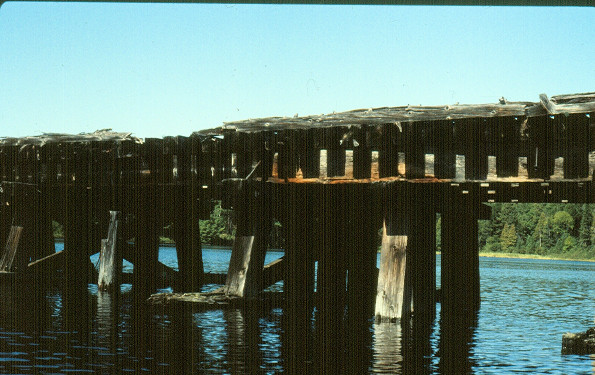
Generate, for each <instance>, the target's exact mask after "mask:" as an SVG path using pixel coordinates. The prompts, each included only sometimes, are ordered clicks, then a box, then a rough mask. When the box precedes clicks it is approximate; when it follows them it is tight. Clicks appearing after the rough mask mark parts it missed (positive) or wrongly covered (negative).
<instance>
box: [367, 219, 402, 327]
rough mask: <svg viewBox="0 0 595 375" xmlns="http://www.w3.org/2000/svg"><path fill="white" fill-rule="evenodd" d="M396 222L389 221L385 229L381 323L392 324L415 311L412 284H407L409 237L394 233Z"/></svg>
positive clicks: (380, 281) (379, 304)
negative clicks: (412, 303)
mask: <svg viewBox="0 0 595 375" xmlns="http://www.w3.org/2000/svg"><path fill="white" fill-rule="evenodd" d="M391 224H392V221H389V220H385V222H384V225H383V229H382V244H381V250H380V269H379V273H378V289H377V293H376V305H375V306H376V307H375V312H374V314H375V316H376V321H377V322H392V321H394V320H396V319H400V318H401V317H403V316H405V315H407V314H408V313H409V312H410V311H411V310H410V309H411V302H410V301H411V300H410V285H407V283H406V282H405V272H406V267H407V236H406V235H404V234H392V235H391V234H390V232H389V230H390V229H389V228H390V227H391Z"/></svg>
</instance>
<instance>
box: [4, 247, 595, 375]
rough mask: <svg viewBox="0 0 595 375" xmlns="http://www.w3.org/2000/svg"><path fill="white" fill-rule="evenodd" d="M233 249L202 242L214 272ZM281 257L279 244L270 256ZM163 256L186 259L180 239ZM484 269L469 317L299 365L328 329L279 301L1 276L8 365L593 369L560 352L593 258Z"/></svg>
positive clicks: (383, 335)
mask: <svg viewBox="0 0 595 375" xmlns="http://www.w3.org/2000/svg"><path fill="white" fill-rule="evenodd" d="M57 246H58V247H59V246H62V245H61V244H57ZM230 255H231V252H230V251H228V250H212V249H204V260H205V271H207V272H215V273H225V271H226V268H227V262H228V260H229V257H230ZM282 255H283V254H282V253H280V252H270V253H269V254H268V255H267V259H266V261H267V262H270V261H272V260H274V259H276V258H278V257H280V256H282ZM159 258H160V260H161V261H162V262H163V263H165V264H167V265H170V266H172V267H174V268H175V267H176V266H177V264H176V257H175V249H173V248H162V249H161V250H160V256H159ZM439 264H440V257H438V265H439ZM438 269H439V268H438ZM125 271H130V264H127V266H126V267H125ZM480 273H481V298H482V299H481V309H480V311H479V313H478V314H477V315H474V316H473V317H472V318H470V319H466V320H465V322H464V323H462V324H461V325H454V326H449V327H447V326H446V325H445V327H441V324H440V323H441V321H443V319H444V316H443V314H441V312H440V304H438V306H437V310H438V313H437V317H436V320H435V321H434V322H433V323H431V324H430V325H424V327H423V328H422V329H419V327H418V328H416V322H415V321H413V322H411V323H410V324H409V325H405V326H402V325H401V324H396V323H393V324H375V323H374V321H373V319H370V321H368V322H362V325H361V327H358V328H359V329H357V330H356V332H357V334H356V335H355V336H354V334H353V332H352V331H353V330H351V331H349V330H350V329H349V328H347V329H346V331H345V334H344V335H343V332H342V331H341V332H338V333H337V332H335V335H334V337H339V338H341V337H343V336H344V337H345V341H344V342H342V341H338V342H337V344H338V345H337V347H336V348H334V349H330V350H328V346H327V350H326V351H321V350H320V349H319V347H318V346H316V347H313V348H311V350H310V351H309V352H308V353H307V354H306V359H305V360H304V361H303V363H298V365H297V366H298V367H293V370H291V371H288V369H289V368H290V364H294V365H295V362H296V357H295V353H293V352H292V348H293V347H294V345H292V343H294V342H297V341H299V340H310V341H311V342H317V341H316V337H317V335H320V333H319V332H317V331H316V329H315V328H312V329H311V330H308V332H303V333H301V334H299V335H296V334H294V333H291V332H289V331H285V330H284V329H283V327H284V326H283V313H282V309H281V308H275V307H270V308H263V309H261V310H259V311H257V312H247V311H242V310H227V311H221V310H219V311H217V310H215V311H206V312H198V313H194V314H179V316H178V315H177V314H174V315H172V316H170V315H168V313H167V312H165V311H154V310H153V311H151V312H147V311H144V310H141V309H136V308H134V307H133V306H132V300H133V298H132V296H131V295H132V292H131V290H130V289H131V288H130V286H129V285H123V286H122V293H121V294H120V296H119V297H117V298H114V297H113V296H112V295H109V294H106V293H98V292H97V288H96V287H95V286H90V287H89V294H88V296H84V297H85V298H82V299H81V301H83V302H79V305H77V306H67V304H66V303H65V301H63V298H62V293H61V291H60V290H59V289H57V288H54V287H50V288H46V290H45V291H36V290H35V289H34V288H27V289H26V290H24V291H22V290H20V289H18V288H16V287H11V286H7V285H1V286H0V293H1V294H0V297H1V298H0V372H1V373H11V374H34V373H35V374H66V373H105V374H117V373H127V372H129V373H142V372H145V373H164V374H169V373H173V374H176V373H240V374H241V373H265V374H268V373H279V372H294V371H295V372H300V373H308V372H311V371H312V369H313V368H315V367H314V366H315V365H316V363H317V362H320V361H325V360H327V359H328V358H335V359H337V358H338V360H337V361H336V363H339V365H338V366H337V367H336V368H335V371H336V372H337V373H355V374H359V373H391V374H403V373H414V374H418V373H426V374H441V373H445V374H450V373H478V374H506V373H530V374H536V373H539V374H595V356H585V355H583V356H578V355H561V354H560V349H561V337H562V334H563V333H564V332H567V331H583V330H585V329H586V328H587V327H589V326H593V325H595V322H594V318H595V263H588V262H571V261H551V260H525V259H523V260H520V259H501V258H500V259H498V258H481V260H480ZM210 287H213V286H210ZM275 288H276V289H280V288H282V286H281V284H280V285H276V286H275ZM315 326H316V324H315V321H314V322H313V324H312V327H315ZM347 331H349V332H347ZM310 341H308V342H310ZM299 366H301V367H299ZM296 368H297V369H298V370H295V369H296ZM299 369H303V371H302V370H299Z"/></svg>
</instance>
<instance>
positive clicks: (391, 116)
mask: <svg viewBox="0 0 595 375" xmlns="http://www.w3.org/2000/svg"><path fill="white" fill-rule="evenodd" d="M575 96H577V95H575ZM577 97H578V96H577ZM554 98H556V97H552V100H550V102H551V104H552V105H548V104H547V103H546V105H545V106H544V105H542V103H541V102H507V101H504V102H502V103H497V104H471V105H468V104H467V105H466V104H462V105H459V104H455V105H442V106H409V105H408V106H401V107H383V108H369V109H357V110H352V111H347V112H341V113H331V114H325V115H312V116H301V117H297V116H296V117H268V118H259V119H249V120H242V121H235V122H228V123H225V124H224V125H223V126H222V127H221V128H218V129H207V130H203V131H201V132H200V133H201V134H220V133H221V131H222V130H239V131H248V132H257V131H261V130H263V129H268V130H280V129H281V130H287V129H308V128H325V127H329V126H336V125H342V126H360V125H364V124H367V125H382V124H385V123H390V122H401V121H403V122H406V121H439V120H459V119H466V118H491V117H507V116H524V115H528V116H542V115H545V114H548V109H549V111H550V112H551V114H560V113H589V112H593V111H595V100H594V99H593V95H592V94H591V93H589V94H585V95H583V98H582V99H581V100H583V101H580V100H575V101H574V102H573V101H572V100H569V101H567V102H565V101H564V99H563V98H562V97H557V100H561V102H555V103H554V100H553V99H554ZM546 108H547V109H546Z"/></svg>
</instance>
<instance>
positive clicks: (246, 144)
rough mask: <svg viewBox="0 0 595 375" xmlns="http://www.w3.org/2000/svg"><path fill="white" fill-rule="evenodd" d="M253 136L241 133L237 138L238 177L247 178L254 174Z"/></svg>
mask: <svg viewBox="0 0 595 375" xmlns="http://www.w3.org/2000/svg"><path fill="white" fill-rule="evenodd" d="M252 147H253V145H252V136H251V135H250V134H247V133H239V134H237V138H236V147H235V148H234V150H235V152H236V170H237V174H238V177H241V178H246V176H248V174H250V172H252Z"/></svg>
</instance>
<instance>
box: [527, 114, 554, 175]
mask: <svg viewBox="0 0 595 375" xmlns="http://www.w3.org/2000/svg"><path fill="white" fill-rule="evenodd" d="M551 117H553V116H551ZM551 117H550V116H538V117H529V119H528V124H527V126H528V134H529V139H530V145H529V152H528V155H527V169H528V174H529V178H541V179H546V180H547V179H549V178H550V176H551V175H553V174H554V159H555V158H556V156H555V153H556V142H555V139H554V135H555V133H556V130H557V128H558V127H559V124H558V121H557V119H556V118H555V117H553V118H551Z"/></svg>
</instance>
